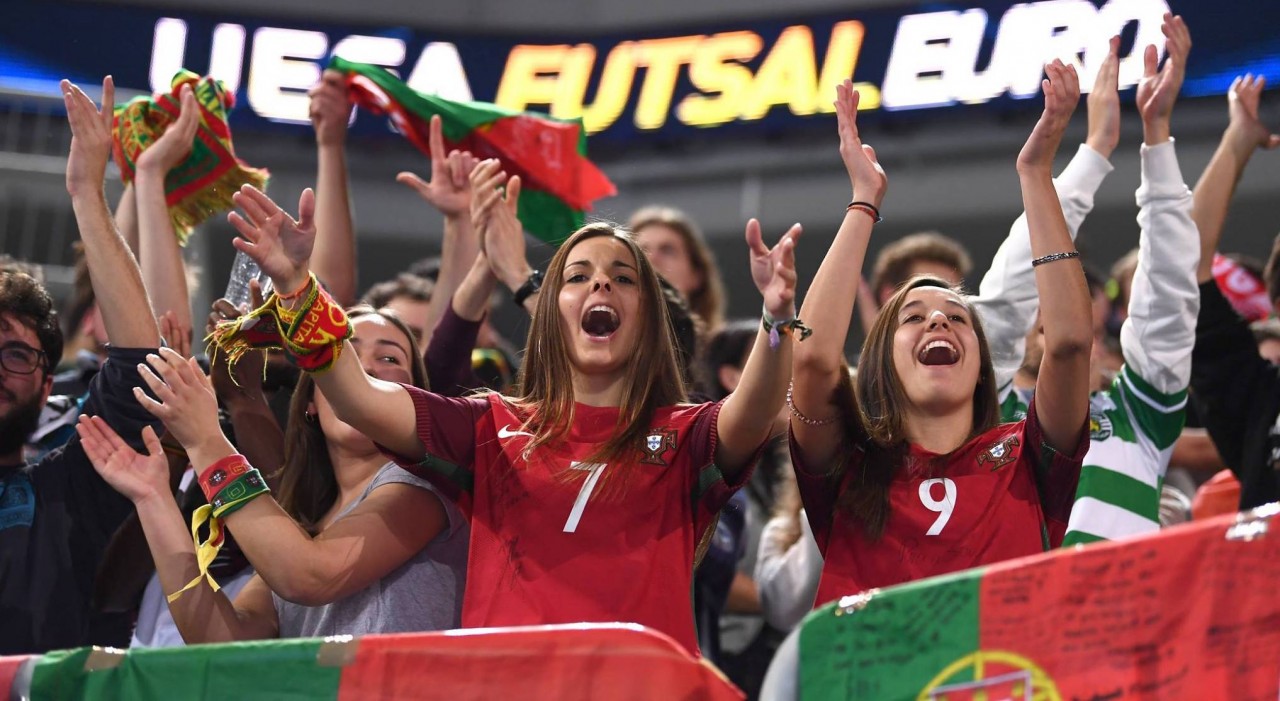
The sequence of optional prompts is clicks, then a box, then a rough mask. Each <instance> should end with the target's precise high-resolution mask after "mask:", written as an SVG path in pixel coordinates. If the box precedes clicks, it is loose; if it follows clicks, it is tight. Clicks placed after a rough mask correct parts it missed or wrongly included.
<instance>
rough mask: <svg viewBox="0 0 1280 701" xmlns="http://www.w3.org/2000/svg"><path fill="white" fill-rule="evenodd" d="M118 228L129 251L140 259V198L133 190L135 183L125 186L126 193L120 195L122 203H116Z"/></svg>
mask: <svg viewBox="0 0 1280 701" xmlns="http://www.w3.org/2000/svg"><path fill="white" fill-rule="evenodd" d="M116 228H117V229H119V230H120V235H121V236H123V237H124V241H125V243H127V244H128V245H129V250H130V251H132V252H133V256H134V257H135V258H137V257H138V197H137V195H136V193H135V192H134V189H133V183H129V184H128V185H125V186H124V192H122V193H120V201H119V202H117V203H116Z"/></svg>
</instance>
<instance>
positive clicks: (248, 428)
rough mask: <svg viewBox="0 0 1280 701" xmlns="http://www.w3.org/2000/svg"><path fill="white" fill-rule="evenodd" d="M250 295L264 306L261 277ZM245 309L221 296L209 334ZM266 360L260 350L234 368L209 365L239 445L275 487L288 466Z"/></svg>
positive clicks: (251, 284)
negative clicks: (265, 387)
mask: <svg viewBox="0 0 1280 701" xmlns="http://www.w3.org/2000/svg"><path fill="white" fill-rule="evenodd" d="M249 298H250V300H251V301H250V304H251V305H252V308H253V309H257V308H258V307H261V306H262V290H261V288H260V287H258V281H257V280H250V281H249ZM244 311H245V310H240V309H236V308H235V307H233V306H231V303H230V302H228V301H227V300H225V299H219V300H218V301H216V302H214V303H213V310H212V311H211V312H210V313H209V318H208V323H207V325H206V327H205V333H206V334H212V333H213V331H214V329H215V328H216V327H217V324H218V323H219V322H222V321H227V320H229V319H234V318H236V317H237V316H239V315H240V314H242V313H244ZM265 362H266V358H265V357H264V355H263V353H261V352H258V351H255V352H251V353H248V354H246V355H245V356H244V357H243V358H241V359H240V362H238V363H236V364H235V367H234V368H233V367H230V366H228V364H227V363H224V362H218V361H217V360H216V359H215V362H212V363H210V364H209V379H210V380H211V381H212V382H213V390H214V394H216V395H217V397H218V401H219V402H220V403H221V404H222V407H223V408H224V409H226V411H227V414H228V416H229V417H230V418H231V427H232V428H233V429H234V430H235V436H236V446H237V447H238V448H239V449H240V452H241V453H243V454H244V456H245V457H246V458H248V459H249V463H250V464H251V465H253V466H255V467H257V468H258V469H259V470H261V471H262V476H263V477H264V478H266V480H267V486H269V487H271V488H273V489H274V488H275V487H276V486H277V483H278V481H279V477H280V473H279V470H280V468H281V467H282V466H283V465H284V431H283V430H282V429H281V428H280V424H279V422H277V421H276V415H275V412H273V411H272V410H271V405H269V404H268V403H267V397H266V395H265V394H263V392H262V371H263V365H264V363H265Z"/></svg>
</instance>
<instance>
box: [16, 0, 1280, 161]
mask: <svg viewBox="0 0 1280 701" xmlns="http://www.w3.org/2000/svg"><path fill="white" fill-rule="evenodd" d="M1206 4H1207V3H1190V2H1179V1H1178V0H1173V7H1172V9H1173V11H1176V12H1180V13H1182V14H1183V15H1184V16H1185V17H1186V18H1187V20H1188V23H1189V24H1190V26H1191V28H1192V32H1193V35H1194V37H1195V41H1196V47H1195V51H1194V53H1193V56H1192V62H1191V66H1190V67H1189V71H1188V79H1187V84H1186V88H1185V89H1184V95H1188V96H1195V95H1209V94H1221V93H1223V92H1225V89H1226V87H1227V86H1228V85H1229V84H1230V81H1231V79H1232V77H1234V76H1235V75H1236V74H1238V73H1243V72H1246V71H1250V72H1254V73H1260V74H1264V75H1265V74H1268V73H1270V75H1271V76H1273V77H1277V73H1280V61H1278V60H1277V55H1280V37H1278V35H1275V33H1274V32H1271V31H1270V30H1269V28H1270V27H1274V26H1276V25H1277V24H1280V3H1243V4H1239V3H1235V4H1233V3H1227V4H1223V3H1215V4H1212V5H1213V6H1212V7H1205V5H1206ZM1244 5H1248V6H1249V7H1245V6H1244ZM1169 10H1170V5H1169V4H1168V3H1166V0H1105V1H1103V0H1098V1H1097V2H1094V1H1091V0H1043V1H1041V2H1029V3H1017V4H1013V3H1010V2H1008V0H1004V1H1001V2H998V1H994V0H969V2H965V3H932V4H929V5H927V6H922V7H919V8H917V9H916V10H914V11H913V10H910V9H908V10H907V11H903V10H901V9H894V10H868V11H856V12H850V13H848V15H846V16H828V17H819V18H810V19H807V20H805V21H791V22H784V21H773V22H742V23H739V24H738V26H721V27H717V28H713V29H711V30H709V31H701V32H666V33H662V34H650V35H632V36H626V35H607V36H605V35H601V36H593V37H588V38H585V39H584V38H582V37H574V38H567V39H566V38H564V37H540V38H539V39H537V40H533V39H528V40H524V41H512V40H511V39H509V38H506V37H497V36H490V35H480V34H461V33H454V34H448V33H439V32H429V31H425V30H412V29H406V28H367V27H366V28H351V27H342V28H339V27H334V26H328V25H317V24H312V23H306V22H296V21H290V22H288V23H286V22H283V21H265V20H262V19H248V18H227V17H213V16H208V15H203V14H188V15H183V16H180V17H174V16H166V15H163V14H161V13H159V12H157V11H155V10H144V9H141V8H123V9H122V8H120V7H118V6H115V7H112V8H106V7H103V6H102V5H89V4H73V3H65V2H56V1H55V2H48V1H46V2H34V1H33V0H28V1H24V2H21V3H20V4H19V5H18V7H17V8H15V10H14V11H13V12H10V11H8V10H7V11H6V13H7V14H9V15H13V16H12V17H9V18H7V19H8V21H7V22H6V23H5V24H4V25H3V26H0V90H4V89H10V90H12V89H22V90H28V91H37V92H49V93H50V94H53V95H56V94H57V93H56V80H57V78H60V77H62V76H64V75H65V76H70V77H72V78H74V79H76V80H79V81H82V82H93V81H94V80H95V79H96V77H98V76H100V74H101V73H103V72H107V71H110V72H112V73H114V74H115V76H116V81H117V84H118V85H121V86H123V87H126V88H133V89H136V90H160V89H163V88H165V87H166V86H167V84H168V81H169V78H170V77H171V76H172V75H173V74H174V72H175V71H176V70H177V69H178V68H179V67H181V66H185V67H187V68H190V69H192V70H196V71H199V72H202V73H211V74H212V75H214V76H216V77H218V78H220V79H221V80H223V81H225V82H226V83H227V85H228V86H229V87H231V89H233V90H235V91H236V93H237V95H238V96H239V98H240V101H239V107H238V108H237V110H236V111H235V112H234V113H233V115H232V120H233V124H235V125H236V126H237V128H250V129H252V128H281V127H278V126H273V125H278V124H284V125H288V124H305V123H306V122H307V97H306V90H307V88H309V87H310V86H311V85H312V84H314V83H315V82H316V81H317V80H318V79H319V76H320V72H321V70H322V68H323V65H324V63H325V61H326V60H327V59H328V57H329V56H330V55H333V54H338V55H341V56H343V57H345V58H348V59H350V60H354V61H362V62H367V63H374V64H378V65H382V66H386V67H387V68H388V69H390V70H392V71H395V72H396V73H397V74H399V75H400V76H402V77H403V78H404V79H405V81H406V82H408V83H409V84H410V85H411V86H413V87H414V88H415V89H418V90H421V91H424V92H430V93H435V94H439V95H441V96H444V97H447V98H449V99H455V100H471V99H476V100H484V101H492V102H496V103H498V104H500V105H502V106H504V107H509V108H512V109H517V110H525V109H529V110H537V111H547V112H550V113H551V114H552V115H554V116H557V117H579V116H580V117H582V119H583V121H584V123H585V124H586V127H587V129H588V131H589V132H591V133H593V134H598V135H599V136H600V137H601V138H606V139H627V138H633V137H636V136H639V135H643V134H649V133H655V132H657V133H664V134H673V135H679V134H681V133H706V132H708V131H726V132H732V131H735V130H742V129H750V128H753V127H754V128H760V127H761V126H765V127H770V128H792V127H798V126H803V125H805V123H806V122H809V121H811V120H812V119H813V118H814V117H815V116H819V115H824V114H827V113H830V112H831V111H832V109H833V108H832V106H831V100H832V98H833V94H834V89H833V88H834V85H835V84H836V83H837V82H839V81H841V80H843V79H845V78H848V77H852V78H853V80H854V81H855V83H856V84H857V86H858V87H859V88H860V89H861V91H862V93H863V100H862V102H861V104H860V107H861V109H864V110H880V111H884V112H892V111H904V110H916V111H918V112H917V114H919V115H922V116H923V115H927V114H929V111H937V110H933V109H932V108H940V107H947V106H953V105H980V104H997V105H1000V104H1009V103H1011V102H1013V101H1017V100H1020V99H1025V98H1030V97H1033V96H1035V95H1036V94H1037V93H1038V91H1039V85H1040V79H1041V74H1042V71H1041V66H1042V65H1043V64H1044V63H1045V62H1046V61H1049V60H1051V59H1053V58H1063V59H1065V60H1069V61H1072V62H1074V63H1075V65H1076V66H1077V69H1078V70H1079V71H1080V75H1081V81H1082V88H1083V89H1084V90H1086V91H1087V90H1088V89H1089V88H1090V87H1091V83H1092V79H1093V75H1094V73H1095V72H1096V70H1097V66H1098V63H1099V62H1100V61H1101V60H1102V58H1103V57H1104V56H1105V55H1106V51H1107V40H1108V38H1109V37H1111V36H1113V35H1115V34H1121V35H1122V37H1123V38H1124V40H1123V49H1122V54H1123V56H1122V63H1121V67H1120V84H1121V87H1122V88H1126V87H1131V86H1133V85H1134V84H1136V83H1137V81H1138V79H1139V78H1140V77H1141V74H1142V55H1141V54H1142V52H1141V50H1140V47H1143V46H1145V45H1147V44H1156V45H1161V44H1162V43H1163V36H1162V35H1161V32H1160V19H1161V16H1162V15H1163V14H1164V13H1165V12H1167V11H1169ZM68 37H74V39H68ZM1135 47H1139V48H1138V49H1135ZM926 110H929V111H926ZM945 112H946V111H945V110H944V111H943V113H945ZM355 129H356V130H357V131H364V132H365V133H377V132H383V133H384V132H385V129H386V127H385V124H384V123H382V122H380V121H378V120H371V119H362V120H357V123H356V126H355Z"/></svg>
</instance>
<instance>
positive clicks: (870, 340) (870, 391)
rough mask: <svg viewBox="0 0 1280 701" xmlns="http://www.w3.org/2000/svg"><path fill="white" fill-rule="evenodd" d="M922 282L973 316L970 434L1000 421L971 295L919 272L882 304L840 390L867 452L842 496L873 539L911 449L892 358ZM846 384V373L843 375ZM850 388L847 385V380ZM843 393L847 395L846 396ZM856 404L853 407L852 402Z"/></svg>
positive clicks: (983, 338)
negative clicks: (974, 379)
mask: <svg viewBox="0 0 1280 701" xmlns="http://www.w3.org/2000/svg"><path fill="white" fill-rule="evenodd" d="M921 287H938V288H942V289H944V290H950V291H951V292H954V293H956V294H957V295H958V296H959V297H960V299H961V301H962V302H963V303H964V305H965V306H966V307H967V308H968V309H969V319H970V322H971V323H972V327H973V332H974V335H976V336H977V339H978V354H979V369H978V385H977V387H975V388H974V393H973V428H972V430H971V432H970V434H969V435H970V438H972V437H974V436H977V435H980V434H982V433H983V432H985V431H988V430H990V429H991V428H992V427H994V426H995V425H996V424H998V423H999V422H1000V400H999V398H998V396H997V393H996V380H995V377H996V375H995V369H994V368H993V366H992V363H991V347H990V346H989V345H988V344H987V336H986V333H984V332H983V330H982V320H981V318H980V317H979V316H978V314H977V312H976V311H975V310H974V308H973V305H972V303H970V301H969V299H968V298H967V297H965V296H964V294H963V293H961V292H960V290H959V289H957V288H956V287H954V286H952V285H951V284H950V283H948V282H947V281H945V280H942V279H940V278H936V277H933V276H930V275H918V276H916V277H913V278H911V279H910V280H908V281H907V283H906V284H905V285H903V286H902V287H901V288H900V289H899V290H898V291H897V292H896V293H894V295H893V297H892V298H890V299H889V301H888V302H886V303H885V305H884V306H883V307H881V308H880V313H879V314H878V315H877V316H876V321H875V323H874V324H873V325H872V326H871V331H870V332H869V333H868V334H867V341H866V343H865V344H863V346H862V355H861V356H860V357H859V360H858V374H857V380H856V381H853V382H850V385H851V386H852V389H853V392H852V393H851V394H850V393H849V392H848V389H845V390H844V391H841V392H839V394H838V395H837V396H838V398H839V401H837V404H839V405H840V408H841V414H842V415H843V416H849V415H850V414H852V415H854V416H856V417H857V418H856V423H855V424H854V425H853V426H848V425H847V424H846V427H847V429H851V437H852V438H853V440H854V442H855V449H860V450H862V451H863V452H864V457H863V460H862V465H861V468H860V469H859V470H858V474H857V478H856V479H855V480H854V481H853V482H852V483H850V485H849V487H848V488H847V489H846V490H845V491H844V493H843V494H842V495H841V497H840V501H841V505H842V507H844V508H846V509H847V510H848V511H849V513H850V514H851V515H852V516H853V518H854V519H856V520H857V521H859V522H861V524H862V526H863V529H864V531H865V532H866V534H867V537H868V538H870V539H872V540H875V539H877V538H879V537H880V536H881V535H882V534H883V533H884V524H885V522H886V521H887V520H888V517H889V484H890V482H892V480H893V476H894V474H895V472H896V471H897V469H898V468H899V467H900V466H901V465H902V461H903V458H904V457H905V456H906V452H907V432H906V423H907V418H906V417H907V414H906V409H905V408H906V406H907V396H906V391H905V390H904V389H903V388H902V380H901V379H900V378H899V376H898V371H897V367H896V366H895V365H894V363H893V337H894V334H895V333H897V330H898V326H899V322H898V313H899V311H901V309H902V305H903V304H904V303H905V301H906V298H907V294H908V293H910V292H911V291H912V290H915V289H918V288H921ZM841 382H842V384H843V383H844V378H843V377H842V378H841ZM846 387H848V385H846ZM842 395H845V396H842ZM850 403H852V404H853V405H854V406H850Z"/></svg>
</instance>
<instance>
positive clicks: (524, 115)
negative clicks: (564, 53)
mask: <svg viewBox="0 0 1280 701" xmlns="http://www.w3.org/2000/svg"><path fill="white" fill-rule="evenodd" d="M329 67H330V68H332V69H334V70H337V71H341V72H343V73H345V74H347V85H348V88H349V89H350V91H351V95H352V98H353V99H354V100H355V102H356V104H358V105H359V106H360V107H363V108H365V109H367V110H369V111H371V112H373V113H375V114H385V115H387V117H388V118H390V119H391V122H392V123H393V124H394V125H395V126H396V128H397V129H398V130H399V131H400V133H402V134H404V135H405V136H406V137H407V138H408V139H409V141H411V142H412V143H413V145H414V146H417V147H418V150H420V151H422V152H423V153H427V154H430V152H431V151H430V147H429V142H428V134H429V126H430V124H431V118H432V117H434V116H435V115H440V119H441V121H442V127H443V131H444V138H445V142H446V144H447V146H448V147H449V148H450V149H463V150H467V151H470V152H471V153H473V154H475V156H476V157H477V158H481V159H484V158H497V159H498V160H499V161H501V163H502V168H503V170H504V171H506V173H507V175H519V176H520V180H521V185H522V187H521V190H520V211H519V216H520V221H521V223H522V224H523V225H524V227H525V229H527V230H528V231H529V233H531V234H533V235H534V236H537V237H538V238H540V239H542V240H543V241H547V242H548V243H559V242H560V241H563V240H564V239H565V238H567V237H568V236H569V234H571V233H573V231H574V230H575V229H577V228H578V227H580V226H582V223H583V221H584V215H583V213H584V212H585V211H587V210H590V209H591V204H592V203H593V202H595V201H596V200H598V199H600V198H603V197H609V196H611V195H614V194H617V189H616V188H615V187H614V186H613V183H612V182H610V181H609V178H608V177H607V176H606V175H605V174H604V172H603V171H601V170H600V169H599V168H597V167H596V165H595V164H594V163H592V162H591V161H589V160H587V157H586V153H587V135H586V131H585V130H584V129H583V127H582V120H580V119H575V120H561V119H552V118H551V117H548V116H545V115H539V114H533V113H530V112H516V111H514V110H509V109H504V108H502V107H498V106H497V105H493V104H490V103H487V102H454V101H452V100H445V99H443V98H440V97H437V96H435V95H427V94H424V93H420V92H418V91H416V90H414V89H412V88H410V87H409V86H408V85H406V84H405V83H404V81H402V80H400V79H399V78H397V77H396V76H394V75H392V74H391V73H390V72H388V71H387V70H386V69H384V68H382V67H380V66H373V65H369V64H365V63H354V62H351V61H347V60H345V59H342V58H339V57H338V56H334V57H333V58H332V59H331V60H330V62H329Z"/></svg>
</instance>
